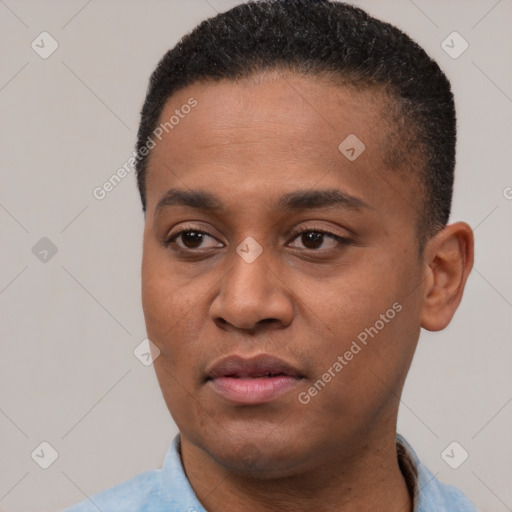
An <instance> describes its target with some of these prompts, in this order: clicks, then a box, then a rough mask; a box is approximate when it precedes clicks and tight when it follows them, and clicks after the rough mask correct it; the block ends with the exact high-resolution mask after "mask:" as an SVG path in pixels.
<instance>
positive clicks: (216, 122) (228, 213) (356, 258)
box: [69, 0, 475, 512]
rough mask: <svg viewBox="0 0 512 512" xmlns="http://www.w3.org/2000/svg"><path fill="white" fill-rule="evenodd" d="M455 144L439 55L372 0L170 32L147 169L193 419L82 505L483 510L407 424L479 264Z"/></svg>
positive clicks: (164, 299)
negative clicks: (155, 453)
mask: <svg viewBox="0 0 512 512" xmlns="http://www.w3.org/2000/svg"><path fill="white" fill-rule="evenodd" d="M455 141H456V122H455V110H454V102H453V95H452V93H451V90H450V84H449V82H448V80H447V79H446V77H445V75H444V74H443V73H442V71H441V70H440V69H439V67H438V65H437V64H436V63H435V62H433V61H432V60H431V59H430V58H429V57H428V56H427V55H426V54H425V52H424V51H423V50H422V49H421V48H420V47H419V46H418V45H417V44H416V43H414V42H413V41H411V40H410V39H409V38H408V37H407V36H406V35H405V34H403V33H402V32H400V31H399V30H398V29H396V28H395V27H393V26H391V25H389V24H386V23H383V22H381V21H378V20H375V19H373V18H371V17H370V16H369V15H367V14H366V13H365V12H364V11H362V10H360V9H358V8H355V7H352V6H348V5H345V4H342V3H335V2H328V1H322V0H319V1H311V0H309V1H306V0H276V1H270V2H266V1H265V2H255V3H248V4H243V5H240V6H238V7H236V8H234V9H232V10H230V11H228V12H226V13H224V14H220V15H218V16H216V17H215V18H213V19H209V20H207V21H205V22H203V23H201V24H200V25H199V26H198V27H197V28H196V29H195V30H194V31H193V32H192V33H190V34H189V35H187V36H186V37H184V38H183V39H182V41H181V42H180V43H179V44H178V45H177V46H176V47H175V48H174V49H172V50H171V51H169V52H168V53H167V54H166V55H165V56H164V57H163V59H162V60H161V62H160V63H159V65H158V67H157V68H156V70H155V71H154V73H153V75H152V77H151V81H150V85H149V90H148V94H147V97H146V101H145V104H144V107H143V109H142V115H141V123H140V128H139V135H138V143H137V151H138V158H137V171H138V184H139V189H140V193H141V198H142V204H143V208H144V212H145V232H144V255H143V262H142V299H143V308H144V314H145V319H146V325H147V332H148V336H149V339H151V341H152V343H153V344H154V345H153V350H154V353H155V361H154V366H155V370H156V373H157V377H158V380H159V383H160V386H161V389H162V392H163V396H164V398H165V400H166V403H167V405H168V408H169V411H170V412H171V414H172V417H173V419H174V421H175V422H176V424H177V426H178V428H179V432H180V434H179V435H178V436H177V437H176V439H175V440H174V442H173V444H172V446H171V447H170V449H169V452H168V454H167V456H166V459H165V461H164V465H163V468H162V470H153V471H150V472H147V473H144V474H142V475H139V476H137V477H135V478H134V479H132V480H130V481H128V482H125V483H122V484H120V485H118V486H116V487H114V488H112V489H110V490H107V491H103V492H102V493H99V494H97V495H95V496H92V497H91V498H90V499H88V500H85V501H84V502H83V503H81V504H79V505H77V506H75V507H72V508H71V509H69V510H70V511H73V512H78V511H84V510H97V509H100V510H102V511H103V512H107V511H127V512H128V511H163V510H166V511H183V512H185V511H189V512H193V511H204V510H207V511H209V512H217V511H221V510H228V511H232V510H233V511H239V510H243V511H250V512H260V511H261V512H263V511H271V510H272V511H274V510H280V511H303V512H306V511H313V510H314V511H334V510H336V511H342V512H352V511H361V510H378V511H382V512H388V511H390V512H391V511H393V512H400V511H402V512H409V511H415V512H427V511H436V512H441V511H450V512H454V511H473V510H475V509H474V506H473V505H472V504H471V502H470V501H469V500H468V499H467V498H466V497H465V496H464V495H463V494H462V493H461V492H460V491H458V490H456V489H455V488H453V487H450V486H447V485H444V484H441V483H440V482H438V481H437V480H436V479H435V478H434V477H433V475H432V474H431V473H430V472H429V471H428V469H427V468H425V467H424V466H423V465H422V464H421V462H420V461H419V460H418V457H417V455H416V454H415V453H414V451H413V449H412V448H411V447H410V446H409V445H408V443H407V442H406V441H405V439H403V438H402V437H401V436H397V434H396V420H397V414H398V406H399V399H400V395H401V392H402V388H403V385H404V381H405V378H406V375H407V372H408V369H409V366H410V363H411V360H412V357H413V354H414V351H415V348H416V344H417V341H418V337H419V333H420V329H421V327H423V328H424V329H428V330H431V331H437V330H441V329H443V328H445V327H446V326H447V325H448V323H449V322H450V320H451V318H452V316H453V315H454V313H455V311H456V309H457V307H458V305H459V303H460V300H461V298H462V294H463V290H464V286H465V283H466V279H467V277H468V274H469V272H470V270H471V267H472V263H473V235H472V231H471V228H470V227H469V226H468V225H467V224H466V223H463V222H456V223H453V224H449V225H448V224H447V223H448V218H449V214H450V206H451V195H452V186H453V173H454V165H455ZM157 349H158V350H157ZM156 355H158V357H156Z"/></svg>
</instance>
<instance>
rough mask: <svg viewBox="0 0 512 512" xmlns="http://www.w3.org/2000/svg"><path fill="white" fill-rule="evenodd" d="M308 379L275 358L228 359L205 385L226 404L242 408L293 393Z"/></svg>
mask: <svg viewBox="0 0 512 512" xmlns="http://www.w3.org/2000/svg"><path fill="white" fill-rule="evenodd" d="M304 378H305V376H304V375H303V374H302V373H301V372H300V371H299V370H298V369H297V368H295V367H294V366H293V365H291V364H289V363H287V362H285V361H283V360H282V359H279V358H277V357H274V356H270V355H267V354H262V355H259V356H256V357H252V358H243V357H240V356H229V357H225V358H223V359H221V360H220V361H219V362H218V363H216V364H215V365H214V366H213V367H212V368H211V370H209V371H208V375H207V378H206V381H205V382H206V384H207V385H208V386H209V387H210V388H211V389H212V390H213V391H214V392H215V393H216V394H218V395H220V396H221V397H222V398H224V399H225V400H227V401H229V402H232V403H235V404H240V405H256V404H262V403H267V402H271V401H273V400H276V399H277V398H279V397H281V396H283V395H284V394H286V393H288V392H289V391H291V390H292V389H293V388H294V387H296V386H297V385H298V383H299V382H300V381H301V380H302V379H304Z"/></svg>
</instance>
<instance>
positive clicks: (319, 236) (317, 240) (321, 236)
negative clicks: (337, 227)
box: [292, 230, 348, 250]
mask: <svg viewBox="0 0 512 512" xmlns="http://www.w3.org/2000/svg"><path fill="white" fill-rule="evenodd" d="M294 240H299V241H300V243H301V244H302V246H297V245H295V242H293V245H292V247H297V248H299V249H313V250H314V249H333V248H336V247H338V246H339V245H343V244H347V243H348V240H347V239H346V238H343V237H342V236H338V235H335V234H334V233H328V232H326V231H318V230H306V231H301V232H300V233H298V234H297V236H296V237H295V238H294Z"/></svg>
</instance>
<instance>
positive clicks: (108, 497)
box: [63, 469, 160, 512]
mask: <svg viewBox="0 0 512 512" xmlns="http://www.w3.org/2000/svg"><path fill="white" fill-rule="evenodd" d="M159 473H160V470H157V469H154V470H151V471H147V472H145V473H141V474H140V475H137V476H136V477H134V478H131V479H129V480H126V481H125V482H122V483H120V484H117V485H115V486H114V487H111V488H110V489H106V490H104V491H101V492H99V493H97V494H94V495H92V496H90V497H88V498H87V499H85V500H83V501H81V502H80V503H77V504H76V505H73V506H72V507H69V508H67V509H66V510H64V511H63V512H98V510H101V511H102V512H114V511H116V512H117V511H120V510H125V511H127V512H128V511H130V512H132V511H133V512H143V511H145V510H146V507H147V504H148V501H149V500H152V498H153V499H154V498H156V497H158V494H159V488H160V485H159V480H160V475H159Z"/></svg>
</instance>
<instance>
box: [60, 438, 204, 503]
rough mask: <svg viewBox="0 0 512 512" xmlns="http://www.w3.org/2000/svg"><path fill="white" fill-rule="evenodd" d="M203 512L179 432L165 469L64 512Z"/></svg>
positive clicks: (156, 470)
mask: <svg viewBox="0 0 512 512" xmlns="http://www.w3.org/2000/svg"><path fill="white" fill-rule="evenodd" d="M98 510H101V512H121V511H122V512H164V511H165V512H184V511H185V512H186V511H194V512H204V508H203V507H202V506H201V505H200V503H199V501H198V500H197V497H196V496H195V494H194V491H193V490H192V488H191V487H190V484H189V482H188V480H187V477H186V475H185V472H184V470H183V466H182V464H181V457H180V448H179V435H177V436H176V437H175V438H174V440H173V442H172V444H171V446H170V448H169V450H168V452H167V455H166V456H165V460H164V463H163V466H162V469H152V470H151V471H146V472H145V473H141V474H140V475H137V476H135V477H134V478H131V479H130V480H126V481H125V482H122V483H120V484H118V485H115V486H114V487H111V488H110V489H106V490H104V491H101V492H99V493H97V494H94V495H92V496H90V497H88V498H87V499H85V500H83V501H81V502H80V503H77V504H76V505H73V506H71V507H69V508H67V509H65V510H64V511H63V512H98Z"/></svg>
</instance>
